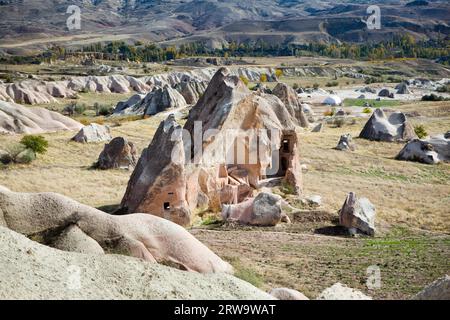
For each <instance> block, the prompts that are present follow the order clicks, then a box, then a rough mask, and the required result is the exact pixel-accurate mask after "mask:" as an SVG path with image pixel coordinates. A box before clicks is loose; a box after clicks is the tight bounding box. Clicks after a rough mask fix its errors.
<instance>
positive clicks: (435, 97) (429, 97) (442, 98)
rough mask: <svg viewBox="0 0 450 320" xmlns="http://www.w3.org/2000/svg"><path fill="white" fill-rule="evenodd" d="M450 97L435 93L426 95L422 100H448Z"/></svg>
mask: <svg viewBox="0 0 450 320" xmlns="http://www.w3.org/2000/svg"><path fill="white" fill-rule="evenodd" d="M447 100H449V99H447V98H444V97H443V96H438V95H435V94H434V93H432V94H429V95H424V96H423V97H422V101H447Z"/></svg>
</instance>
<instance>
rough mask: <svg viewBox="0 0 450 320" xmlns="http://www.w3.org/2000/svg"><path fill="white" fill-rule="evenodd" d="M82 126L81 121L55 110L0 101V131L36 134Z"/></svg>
mask: <svg viewBox="0 0 450 320" xmlns="http://www.w3.org/2000/svg"><path fill="white" fill-rule="evenodd" d="M82 127H83V125H82V124H81V123H79V122H77V121H75V120H72V119H70V118H68V117H65V116H63V115H61V114H59V113H57V112H52V111H49V110H47V109H43V108H27V107H24V106H21V105H18V104H15V103H12V102H5V101H0V133H17V134H24V133H25V134H38V133H46V132H55V131H61V130H80V128H82Z"/></svg>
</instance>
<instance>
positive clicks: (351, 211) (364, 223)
mask: <svg viewBox="0 0 450 320" xmlns="http://www.w3.org/2000/svg"><path fill="white" fill-rule="evenodd" d="M339 224H340V225H341V226H343V227H346V228H348V229H349V230H350V231H351V232H352V233H353V232H354V231H360V232H363V233H365V234H367V235H370V236H374V235H375V207H374V205H373V204H372V203H371V202H370V201H369V199H367V198H357V197H356V194H355V193H353V192H350V194H349V195H348V196H347V199H346V200H345V203H344V205H343V207H342V209H341V211H340V214H339Z"/></svg>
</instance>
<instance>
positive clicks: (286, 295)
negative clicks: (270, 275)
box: [269, 288, 309, 301]
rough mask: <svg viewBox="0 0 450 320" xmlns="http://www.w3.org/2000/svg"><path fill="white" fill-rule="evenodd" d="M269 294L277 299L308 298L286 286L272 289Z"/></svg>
mask: <svg viewBox="0 0 450 320" xmlns="http://www.w3.org/2000/svg"><path fill="white" fill-rule="evenodd" d="M269 294H270V295H271V296H274V297H275V298H277V299H278V300H285V301H287V300H309V299H308V297H306V296H305V295H304V294H303V293H301V292H299V291H297V290H293V289H288V288H276V289H272V290H271V291H270V292H269Z"/></svg>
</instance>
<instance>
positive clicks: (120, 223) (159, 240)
mask: <svg viewBox="0 0 450 320" xmlns="http://www.w3.org/2000/svg"><path fill="white" fill-rule="evenodd" d="M0 226H2V227H7V228H9V229H11V230H14V231H16V232H19V233H21V234H24V235H26V236H27V237H30V238H32V239H35V240H36V241H38V242H41V243H43V244H46V245H49V246H54V247H57V248H59V249H61V250H66V251H75V252H85V253H86V252H89V253H92V254H99V253H101V250H103V251H104V252H106V253H113V254H123V255H129V256H132V257H136V258H141V259H143V260H146V261H149V262H159V263H165V264H170V265H173V266H178V267H180V268H182V269H184V270H188V271H196V272H201V273H211V272H225V273H231V272H232V268H231V266H230V265H229V264H228V263H226V262H224V261H223V260H222V259H220V258H219V257H218V256H217V255H215V254H214V253H213V252H212V251H211V250H209V249H208V248H207V247H206V246H204V245H203V244H202V243H200V242H199V241H198V240H197V239H196V238H194V236H192V235H191V234H190V233H189V232H187V231H186V230H185V229H184V228H182V227H180V226H178V225H176V224H174V223H172V222H170V221H168V220H165V219H161V218H159V217H156V216H153V215H148V214H134V215H126V216H111V215H109V214H107V213H104V212H102V211H99V210H97V209H94V208H91V207H89V206H86V205H83V204H80V203H78V202H76V201H74V200H71V199H69V198H67V197H64V196H62V195H59V194H55V193H36V194H30V193H16V192H12V191H10V190H9V189H7V188H4V187H1V186H0Z"/></svg>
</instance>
